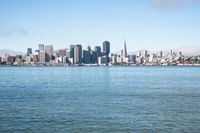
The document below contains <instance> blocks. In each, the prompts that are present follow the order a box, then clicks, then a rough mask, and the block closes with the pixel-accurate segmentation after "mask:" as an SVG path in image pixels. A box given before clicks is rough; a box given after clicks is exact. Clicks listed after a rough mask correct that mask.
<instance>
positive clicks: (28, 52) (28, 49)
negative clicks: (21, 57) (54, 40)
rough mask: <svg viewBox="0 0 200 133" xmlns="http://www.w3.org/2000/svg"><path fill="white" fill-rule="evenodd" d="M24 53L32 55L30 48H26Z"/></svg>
mask: <svg viewBox="0 0 200 133" xmlns="http://www.w3.org/2000/svg"><path fill="white" fill-rule="evenodd" d="M26 55H27V56H32V48H27V51H26Z"/></svg>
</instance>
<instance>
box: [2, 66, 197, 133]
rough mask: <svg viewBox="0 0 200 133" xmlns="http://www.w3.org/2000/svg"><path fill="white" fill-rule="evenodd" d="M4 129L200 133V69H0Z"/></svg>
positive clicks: (18, 130)
mask: <svg viewBox="0 0 200 133" xmlns="http://www.w3.org/2000/svg"><path fill="white" fill-rule="evenodd" d="M0 132H48V133H51V132H56V133H57V132H75V133H76V132H114V133H116V132H138V133H140V132H141V133H143V132H144V133H148V132H200V67H0Z"/></svg>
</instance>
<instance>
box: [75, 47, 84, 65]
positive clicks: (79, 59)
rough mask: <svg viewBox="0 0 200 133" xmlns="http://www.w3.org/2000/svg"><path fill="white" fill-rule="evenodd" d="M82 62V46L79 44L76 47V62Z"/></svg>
mask: <svg viewBox="0 0 200 133" xmlns="http://www.w3.org/2000/svg"><path fill="white" fill-rule="evenodd" d="M81 63H82V46H81V45H79V44H77V45H76V46H75V49H74V64H81Z"/></svg>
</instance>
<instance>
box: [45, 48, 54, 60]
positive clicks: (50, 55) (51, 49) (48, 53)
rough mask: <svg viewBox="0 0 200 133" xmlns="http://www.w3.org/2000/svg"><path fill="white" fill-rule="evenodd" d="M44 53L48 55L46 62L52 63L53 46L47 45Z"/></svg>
mask: <svg viewBox="0 0 200 133" xmlns="http://www.w3.org/2000/svg"><path fill="white" fill-rule="evenodd" d="M44 51H45V53H46V56H45V62H50V61H51V60H52V55H53V46H52V45H45V46H44Z"/></svg>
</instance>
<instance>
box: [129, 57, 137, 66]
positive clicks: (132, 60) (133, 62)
mask: <svg viewBox="0 0 200 133" xmlns="http://www.w3.org/2000/svg"><path fill="white" fill-rule="evenodd" d="M130 63H131V64H136V55H130Z"/></svg>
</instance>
